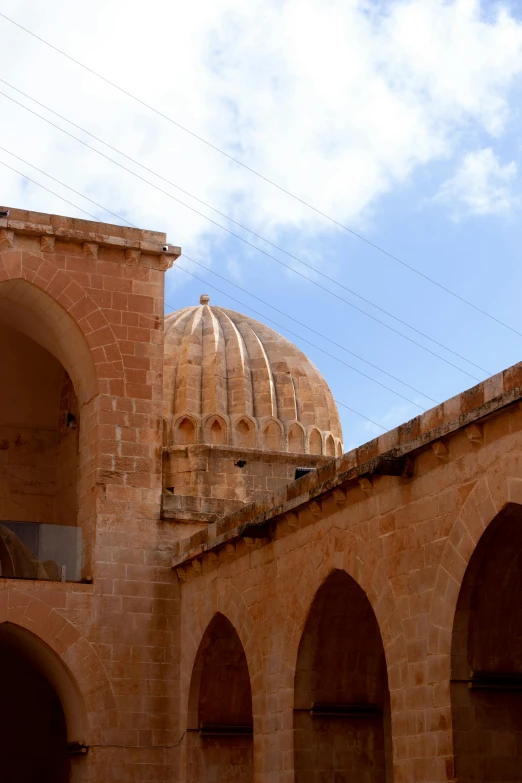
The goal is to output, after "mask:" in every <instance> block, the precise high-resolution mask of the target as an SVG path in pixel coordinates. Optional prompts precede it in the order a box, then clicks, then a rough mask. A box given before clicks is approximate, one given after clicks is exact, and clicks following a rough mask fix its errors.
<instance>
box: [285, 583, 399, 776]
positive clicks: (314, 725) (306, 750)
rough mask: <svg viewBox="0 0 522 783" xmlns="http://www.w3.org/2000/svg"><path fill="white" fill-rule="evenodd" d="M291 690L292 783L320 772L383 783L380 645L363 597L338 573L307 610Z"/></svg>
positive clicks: (385, 706)
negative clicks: (292, 712)
mask: <svg viewBox="0 0 522 783" xmlns="http://www.w3.org/2000/svg"><path fill="white" fill-rule="evenodd" d="M294 690H295V694H294V768H295V773H296V781H297V782H298V783H299V782H300V781H304V780H306V779H307V775H308V772H309V770H311V769H317V770H319V769H320V770H321V771H322V772H323V774H324V773H327V774H329V775H333V776H335V777H336V779H337V776H338V777H339V779H345V777H346V779H348V778H349V777H350V778H351V777H353V778H354V779H357V780H359V779H361V780H362V779H363V778H364V779H371V780H372V781H375V783H377V781H379V782H382V783H385V781H386V779H387V771H391V763H392V761H391V726H390V697H389V690H388V677H387V669H386V659H385V655H384V646H383V642H382V638H381V634H380V630H379V626H378V623H377V619H376V616H375V614H374V612H373V609H372V606H371V604H370V601H369V600H368V597H367V596H366V594H365V592H364V591H363V590H362V588H361V587H360V586H359V585H358V584H357V582H356V581H355V580H354V579H352V578H351V577H350V576H349V575H348V574H347V573H346V572H345V571H343V570H340V569H334V570H333V571H332V572H331V573H330V574H329V576H328V577H327V579H326V580H325V581H324V582H323V584H322V585H321V587H320V588H319V589H318V591H317V593H316V595H315V597H314V600H313V602H312V604H311V606H310V610H309V612H308V616H307V620H306V624H305V627H304V630H303V634H302V637H301V640H300V644H299V650H298V655H297V665H296V671H295V684H294ZM310 706H311V709H310Z"/></svg>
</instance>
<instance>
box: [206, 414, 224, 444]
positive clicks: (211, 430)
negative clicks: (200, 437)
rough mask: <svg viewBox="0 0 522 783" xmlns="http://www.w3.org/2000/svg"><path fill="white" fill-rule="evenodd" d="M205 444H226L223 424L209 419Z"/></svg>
mask: <svg viewBox="0 0 522 783" xmlns="http://www.w3.org/2000/svg"><path fill="white" fill-rule="evenodd" d="M205 429H206V433H207V438H206V441H207V443H209V444H211V445H212V446H224V445H225V444H226V441H227V438H226V428H225V423H224V422H223V421H221V420H220V419H218V418H213V419H209V420H208V421H207V424H206V428H205Z"/></svg>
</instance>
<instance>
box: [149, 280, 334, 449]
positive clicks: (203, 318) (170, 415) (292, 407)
mask: <svg viewBox="0 0 522 783" xmlns="http://www.w3.org/2000/svg"><path fill="white" fill-rule="evenodd" d="M200 301H201V304H200V305H199V306H196V307H186V308H184V309H183V310H178V311H177V312H175V313H170V314H169V315H167V316H166V317H165V364H164V419H165V424H166V435H165V444H166V445H171V444H195V443H206V444H214V445H228V446H238V447H241V448H254V449H261V450H264V451H289V452H293V453H306V454H324V455H329V456H334V455H336V454H341V453H342V432H341V424H340V421H339V414H338V412H337V408H336V405H335V402H334V400H333V397H332V394H331V392H330V389H329V388H328V385H327V384H326V381H325V380H324V378H323V377H322V376H321V374H320V373H319V371H318V370H317V369H316V367H314V365H313V364H312V362H311V361H310V360H309V359H308V358H307V357H306V356H305V355H304V353H302V351H300V350H299V349H298V348H297V347H296V346H295V345H293V343H291V342H289V340H286V339H285V338H284V337H282V336H281V335H280V334H277V332H274V331H273V330H272V329H269V328H268V327H267V326H265V325H264V324H262V323H259V321H254V320H253V319H252V318H248V317H247V316H245V315H241V314H240V313H236V312H234V311H233V310H226V309H224V308H223V307H215V306H213V305H212V306H210V305H209V297H208V296H207V295H203V296H202V297H201V300H200Z"/></svg>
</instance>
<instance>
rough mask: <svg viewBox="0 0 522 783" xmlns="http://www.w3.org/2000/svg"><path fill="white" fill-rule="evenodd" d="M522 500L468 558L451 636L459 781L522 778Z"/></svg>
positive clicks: (493, 525)
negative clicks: (521, 504) (468, 561)
mask: <svg viewBox="0 0 522 783" xmlns="http://www.w3.org/2000/svg"><path fill="white" fill-rule="evenodd" d="M521 597H522V507H521V506H518V505H515V504H510V505H509V506H507V508H506V509H504V511H502V512H501V513H500V514H499V515H498V516H497V518H496V519H495V520H494V521H493V522H492V523H491V524H490V526H489V527H488V529H487V530H486V532H485V533H484V535H483V536H482V538H481V540H480V541H479V544H478V546H477V548H476V550H475V552H474V554H473V557H472V558H471V560H470V563H469V566H468V568H467V571H466V575H465V578H464V581H463V583H462V587H461V590H460V594H459V600H458V604H457V611H456V614H455V621H454V628H453V639H452V684H451V701H452V717H453V744H454V754H455V764H456V777H457V779H458V780H459V783H470V782H471V781H482V782H483V783H493V782H494V783H507V781H509V782H510V783H513V781H519V782H520V781H522V600H521Z"/></svg>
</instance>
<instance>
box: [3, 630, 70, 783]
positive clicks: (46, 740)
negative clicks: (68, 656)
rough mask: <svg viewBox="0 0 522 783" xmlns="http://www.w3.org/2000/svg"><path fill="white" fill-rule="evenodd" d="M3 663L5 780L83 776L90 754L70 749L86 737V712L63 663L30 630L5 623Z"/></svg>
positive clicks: (33, 782)
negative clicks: (85, 754)
mask: <svg viewBox="0 0 522 783" xmlns="http://www.w3.org/2000/svg"><path fill="white" fill-rule="evenodd" d="M0 666H1V671H2V672H3V677H2V716H3V720H2V729H1V731H0V780H2V783H69V781H70V780H80V778H81V772H82V769H81V767H82V765H83V764H84V760H85V757H84V756H83V754H80V755H78V756H72V755H70V750H71V749H72V746H73V745H74V744H78V743H82V742H85V739H86V738H85V736H84V732H85V723H84V721H85V711H84V708H83V704H82V703H81V700H80V697H79V694H78V691H77V689H76V686H75V684H74V683H73V681H72V677H71V675H70V674H69V672H68V671H66V670H65V667H64V665H63V664H62V662H61V661H60V660H59V658H58V657H57V656H56V654H55V653H54V652H53V651H52V650H50V649H49V648H48V647H47V646H46V645H45V644H43V643H42V642H41V641H40V640H39V639H37V637H35V636H34V635H33V634H31V633H30V632H29V631H26V630H24V629H23V628H20V627H18V626H15V625H13V624H12V623H2V624H1V625H0ZM66 713H68V716H67V720H66ZM69 718H70V719H69ZM69 724H70V725H69ZM68 743H69V744H68Z"/></svg>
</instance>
